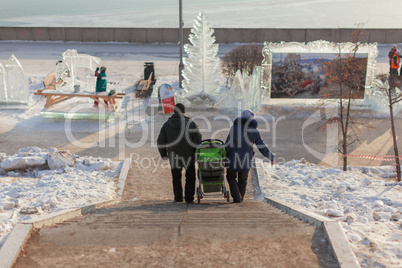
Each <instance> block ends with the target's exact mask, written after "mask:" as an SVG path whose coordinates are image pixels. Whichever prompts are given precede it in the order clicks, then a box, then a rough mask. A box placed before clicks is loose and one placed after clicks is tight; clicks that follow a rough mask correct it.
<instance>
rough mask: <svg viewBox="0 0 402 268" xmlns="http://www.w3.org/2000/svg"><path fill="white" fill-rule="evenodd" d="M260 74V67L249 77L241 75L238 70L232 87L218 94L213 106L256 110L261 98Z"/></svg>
mask: <svg viewBox="0 0 402 268" xmlns="http://www.w3.org/2000/svg"><path fill="white" fill-rule="evenodd" d="M261 75H262V67H257V68H256V69H255V70H254V71H253V74H252V76H250V77H243V76H242V74H241V72H240V70H238V71H237V72H236V75H235V78H234V80H233V84H232V87H231V88H230V90H228V91H226V92H223V93H222V94H220V95H219V96H218V98H217V100H216V103H215V107H217V108H221V109H229V110H243V109H251V110H257V109H258V107H259V106H260V104H261V98H262V88H261ZM246 84H248V86H246Z"/></svg>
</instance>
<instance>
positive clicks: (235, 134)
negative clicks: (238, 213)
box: [225, 110, 275, 203]
mask: <svg viewBox="0 0 402 268" xmlns="http://www.w3.org/2000/svg"><path fill="white" fill-rule="evenodd" d="M254 116H255V114H254V113H253V112H252V111H250V110H244V111H243V112H242V113H241V117H239V118H237V119H236V120H235V121H234V123H233V126H232V128H231V129H230V132H229V135H228V137H227V139H226V142H225V148H226V157H227V163H226V179H227V181H228V184H229V187H230V194H231V195H232V198H233V202H234V203H240V202H242V201H243V198H244V195H245V193H246V187H247V178H248V174H249V171H250V169H251V166H252V158H253V155H254V151H253V144H256V145H257V148H258V150H259V151H260V152H261V153H262V154H263V155H264V156H265V157H267V158H268V159H269V160H271V164H272V165H273V164H274V161H275V157H274V155H273V154H272V153H271V152H270V151H269V149H268V147H267V146H266V145H265V143H264V141H263V140H262V138H261V135H260V132H259V131H258V129H257V127H258V123H257V121H256V120H255V119H253V117H254ZM236 178H237V180H236Z"/></svg>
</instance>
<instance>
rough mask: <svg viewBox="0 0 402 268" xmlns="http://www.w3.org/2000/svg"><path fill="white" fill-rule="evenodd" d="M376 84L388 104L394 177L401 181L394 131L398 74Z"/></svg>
mask: <svg viewBox="0 0 402 268" xmlns="http://www.w3.org/2000/svg"><path fill="white" fill-rule="evenodd" d="M376 86H377V87H379V88H380V89H381V90H383V91H384V92H385V93H386V94H387V97H388V105H389V117H390V120H391V132H392V141H393V143H394V155H395V166H396V177H397V179H398V181H401V164H400V159H399V150H398V143H397V142H396V132H395V121H394V108H393V107H394V105H395V104H396V103H398V102H400V101H402V93H400V91H399V92H398V93H397V90H396V88H401V86H402V83H401V80H400V79H399V77H398V76H396V75H391V76H390V77H389V84H388V83H387V81H385V78H383V79H382V80H377V81H376Z"/></svg>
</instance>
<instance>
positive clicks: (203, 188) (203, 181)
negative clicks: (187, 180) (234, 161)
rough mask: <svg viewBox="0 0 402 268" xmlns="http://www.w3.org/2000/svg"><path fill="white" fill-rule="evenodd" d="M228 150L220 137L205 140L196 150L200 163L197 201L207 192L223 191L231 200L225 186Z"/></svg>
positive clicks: (197, 159)
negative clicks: (225, 164)
mask: <svg viewBox="0 0 402 268" xmlns="http://www.w3.org/2000/svg"><path fill="white" fill-rule="evenodd" d="M225 156H226V150H225V146H224V143H223V141H221V140H218V139H208V140H203V141H202V142H201V144H200V145H199V146H198V147H197V149H196V151H195V157H196V161H197V163H198V173H197V174H198V181H199V186H198V187H197V202H198V203H200V200H201V199H202V198H203V197H204V195H205V193H211V192H221V193H222V194H223V196H224V198H226V200H227V201H228V202H229V201H230V200H229V191H226V186H225V167H224V159H225Z"/></svg>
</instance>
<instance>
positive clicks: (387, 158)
mask: <svg viewBox="0 0 402 268" xmlns="http://www.w3.org/2000/svg"><path fill="white" fill-rule="evenodd" d="M343 157H360V158H366V159H371V160H380V161H395V155H359V154H344V155H343ZM397 158H399V159H402V156H400V155H399V156H397Z"/></svg>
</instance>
